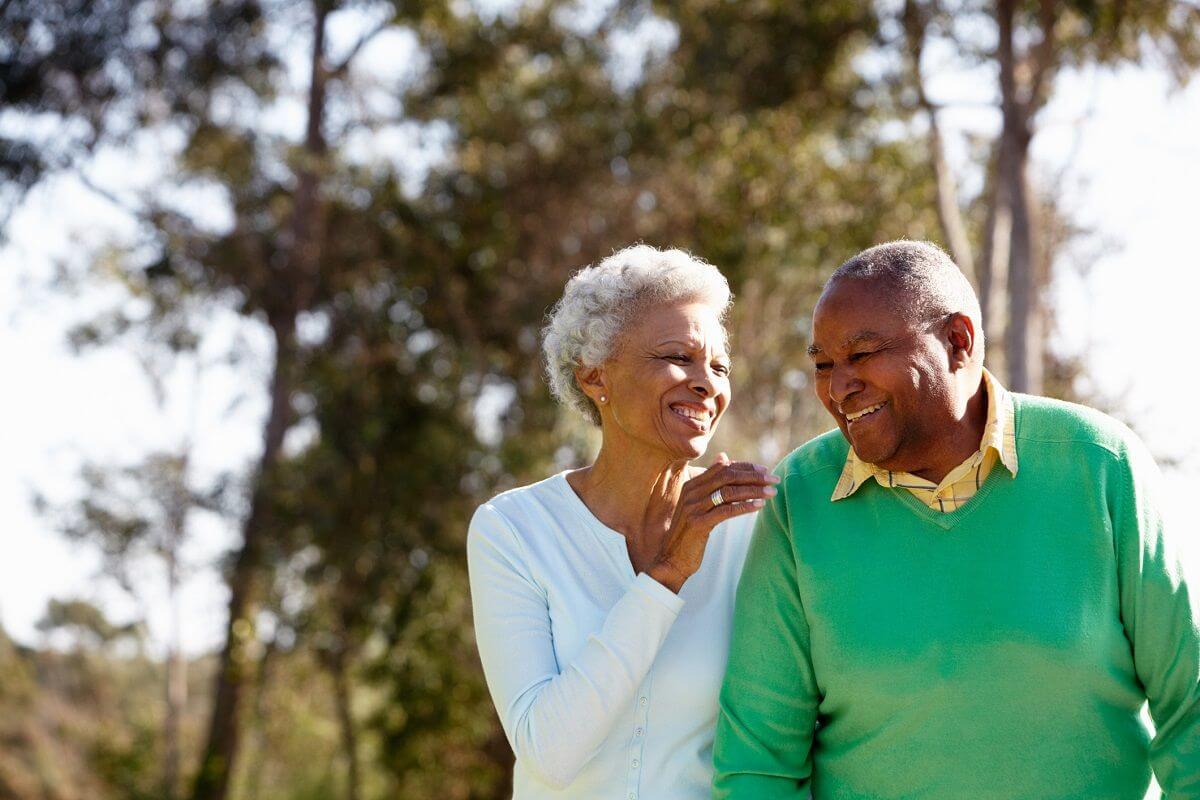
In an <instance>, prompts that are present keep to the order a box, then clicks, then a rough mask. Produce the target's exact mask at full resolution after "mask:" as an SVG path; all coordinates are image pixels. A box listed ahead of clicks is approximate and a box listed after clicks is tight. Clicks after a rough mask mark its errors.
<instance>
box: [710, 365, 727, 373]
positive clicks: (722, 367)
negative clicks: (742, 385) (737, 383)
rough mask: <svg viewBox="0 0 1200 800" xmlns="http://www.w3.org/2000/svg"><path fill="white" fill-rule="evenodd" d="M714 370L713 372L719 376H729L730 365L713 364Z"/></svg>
mask: <svg viewBox="0 0 1200 800" xmlns="http://www.w3.org/2000/svg"><path fill="white" fill-rule="evenodd" d="M712 369H713V372H715V373H717V374H718V375H728V374H729V365H728V364H713V368H712Z"/></svg>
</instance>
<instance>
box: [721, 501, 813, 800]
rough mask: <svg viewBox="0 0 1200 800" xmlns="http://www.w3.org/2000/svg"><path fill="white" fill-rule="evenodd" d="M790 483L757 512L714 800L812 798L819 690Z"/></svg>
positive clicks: (726, 692) (724, 695)
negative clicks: (793, 534)
mask: <svg viewBox="0 0 1200 800" xmlns="http://www.w3.org/2000/svg"><path fill="white" fill-rule="evenodd" d="M793 480H795V478H793ZM787 483H788V479H787V478H785V479H784V481H783V483H781V484H780V486H779V494H777V495H776V496H775V497H773V498H771V499H770V500H769V501H768V502H767V505H766V507H765V508H764V509H763V510H762V512H760V513H759V515H758V521H757V522H756V523H755V527H754V536H753V539H752V540H751V542H750V549H749V553H748V554H747V556H746V565H745V567H744V569H743V570H742V578H741V582H740V584H739V585H738V592H737V602H736V605H735V610H734V622H733V641H732V643H731V646H730V655H729V666H728V667H727V668H726V672H725V683H724V686H723V687H722V689H721V699H720V715H719V716H718V718H717V733H716V742H715V744H714V747H713V760H714V762H715V765H716V776H715V778H714V780H713V797H714V798H715V800H724V799H725V798H738V799H739V800H751V798H753V800H766V799H767V798H772V799H774V798H779V799H780V800H783V799H784V798H787V800H793V799H794V798H802V797H808V792H809V790H808V782H809V778H810V776H811V775H812V755H811V749H812V742H813V729H814V725H815V723H816V718H817V703H818V701H819V694H818V691H817V685H816V680H815V678H814V676H813V669H812V662H811V660H810V657H809V633H808V622H807V620H806V619H805V616H804V607H803V605H802V603H801V600H800V591H799V586H798V585H797V582H796V562H795V556H794V555H793V551H792V546H791V538H790V536H789V526H788V523H787V519H788V517H787V502H786V497H787Z"/></svg>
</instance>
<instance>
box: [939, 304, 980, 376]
mask: <svg viewBox="0 0 1200 800" xmlns="http://www.w3.org/2000/svg"><path fill="white" fill-rule="evenodd" d="M946 339H947V341H948V343H949V347H950V367H951V368H952V369H961V368H963V367H965V366H967V365H969V364H971V363H972V362H973V361H975V360H976V356H978V355H981V354H982V353H981V352H980V348H981V347H982V343H981V342H980V341H979V333H978V331H977V330H976V328H975V321H974V320H972V319H971V318H970V317H968V316H967V315H966V314H961V313H955V314H951V315H950V319H949V320H947V321H946Z"/></svg>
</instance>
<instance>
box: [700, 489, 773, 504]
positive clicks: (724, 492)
mask: <svg viewBox="0 0 1200 800" xmlns="http://www.w3.org/2000/svg"><path fill="white" fill-rule="evenodd" d="M716 492H719V493H720V498H721V503H722V504H724V503H744V502H746V501H747V500H765V499H767V498H768V497H774V496H775V493H776V489H775V487H774V486H772V485H770V484H767V485H763V486H759V485H746V484H726V485H725V486H722V487H721V488H720V489H717V490H716ZM716 499H717V495H716V494H715V493H714V494H713V495H712V496H711V497H710V500H716ZM714 505H717V504H716V503H714Z"/></svg>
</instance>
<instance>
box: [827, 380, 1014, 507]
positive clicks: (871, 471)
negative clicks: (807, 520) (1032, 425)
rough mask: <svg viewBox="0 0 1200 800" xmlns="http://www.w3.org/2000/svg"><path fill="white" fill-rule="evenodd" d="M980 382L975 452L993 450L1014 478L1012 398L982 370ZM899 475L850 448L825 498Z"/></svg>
mask: <svg viewBox="0 0 1200 800" xmlns="http://www.w3.org/2000/svg"><path fill="white" fill-rule="evenodd" d="M983 383H984V387H985V389H986V390H987V398H988V405H987V409H988V411H987V423H986V424H985V425H984V427H983V438H982V439H981V441H980V443H979V450H978V451H977V452H982V453H986V452H987V451H988V449H989V448H991V449H993V450H995V451H996V454H997V457H998V458H999V460H1000V463H1001V464H1003V465H1004V466H1005V468H1006V469H1007V470H1008V471H1009V472H1010V473H1012V476H1013V477H1014V478H1015V477H1016V476H1017V440H1016V436H1015V434H1014V432H1015V429H1016V408H1015V407H1014V405H1013V399H1012V395H1011V394H1009V392H1008V390H1007V389H1005V388H1004V387H1003V386H1001V385H1000V381H998V380H996V376H994V375H992V373H990V372H988V370H987V369H984V370H983ZM972 456H974V454H972ZM901 474H902V473H894V472H891V471H890V470H886V469H883V468H881V467H877V466H875V465H874V464H869V463H867V462H866V461H863V460H862V459H860V458H859V457H858V454H857V453H855V452H854V447H851V448H850V452H849V453H848V454H847V455H846V464H845V466H844V467H843V468H842V474H841V477H839V478H838V482H837V486H835V487H834V490H833V496H832V497H831V498H829V499H830V500H834V501H836V500H842V499H844V498H847V497H849V496H850V495H852V494H854V493H855V492H856V491H858V489H859V487H860V486H862V485H863V484H864V483H866V482H867V481H868V480H869V479H871V478H874V479H875V480H876V481H877V482H878V483H879V485H880V486H894V485H895V484H896V483H897V478H898V477H899V476H900V475H901ZM906 477H907V476H906Z"/></svg>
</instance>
